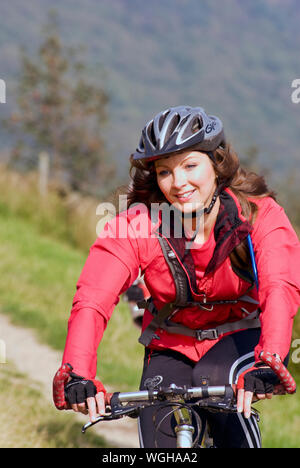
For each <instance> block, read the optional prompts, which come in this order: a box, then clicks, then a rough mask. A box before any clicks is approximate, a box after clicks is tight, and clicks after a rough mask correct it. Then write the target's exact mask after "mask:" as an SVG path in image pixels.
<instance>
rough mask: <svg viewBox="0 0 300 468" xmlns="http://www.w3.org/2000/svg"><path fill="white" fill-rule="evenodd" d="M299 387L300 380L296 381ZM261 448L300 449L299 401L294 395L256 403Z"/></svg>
mask: <svg viewBox="0 0 300 468" xmlns="http://www.w3.org/2000/svg"><path fill="white" fill-rule="evenodd" d="M297 386H298V388H299V387H300V379H299V378H298V379H297ZM255 408H256V409H258V410H259V411H260V418H261V422H260V429H261V433H262V443H263V448H300V401H299V396H298V395H297V393H296V394H295V395H284V396H276V397H273V398H272V399H271V400H265V401H261V402H259V403H257V404H256V405H255Z"/></svg>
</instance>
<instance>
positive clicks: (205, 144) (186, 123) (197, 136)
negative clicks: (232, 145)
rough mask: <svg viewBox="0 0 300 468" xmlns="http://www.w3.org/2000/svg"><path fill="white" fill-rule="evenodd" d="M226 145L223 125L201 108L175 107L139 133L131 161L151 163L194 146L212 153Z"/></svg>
mask: <svg viewBox="0 0 300 468" xmlns="http://www.w3.org/2000/svg"><path fill="white" fill-rule="evenodd" d="M224 142H225V137H224V131H223V124H222V122H221V120H220V119H219V118H218V117H215V116H212V115H207V114H206V112H205V110H204V109H203V108H202V107H189V106H178V107H172V108H170V109H166V110H165V111H163V112H160V113H159V114H157V115H156V116H155V117H154V118H153V119H152V120H150V122H148V123H147V124H146V125H145V127H144V128H143V130H142V136H141V140H140V143H139V146H138V148H137V149H136V152H135V153H134V154H133V159H136V160H137V159H144V160H148V161H151V160H154V159H158V158H160V157H162V156H165V155H167V154H169V153H174V152H176V151H182V150H185V149H188V148H191V147H193V148H194V149H195V150H199V151H204V152H211V151H214V150H215V149H216V148H218V147H219V146H221V145H223V144H224Z"/></svg>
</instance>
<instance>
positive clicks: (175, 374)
mask: <svg viewBox="0 0 300 468" xmlns="http://www.w3.org/2000/svg"><path fill="white" fill-rule="evenodd" d="M259 336H260V329H249V330H244V331H240V332H236V333H233V334H231V335H228V336H226V337H224V338H223V339H221V340H220V341H219V342H218V343H217V344H216V345H215V346H213V347H212V348H211V349H210V350H209V351H208V352H207V353H206V354H205V355H204V356H203V357H202V359H200V361H199V362H197V363H195V362H194V361H191V360H190V359H188V358H187V357H186V356H184V355H182V354H180V353H178V352H175V351H172V350H164V351H156V350H155V351H151V350H149V349H146V352H145V359H144V369H143V375H142V379H141V385H140V389H141V390H145V389H146V388H147V386H148V385H149V383H150V384H151V383H152V384H153V385H155V384H157V385H160V384H161V385H163V386H168V385H170V384H171V383H175V384H176V385H178V386H182V385H187V386H200V385H201V383H202V379H203V378H206V379H208V382H209V385H225V384H232V383H236V382H237V378H238V376H239V374H240V373H242V372H243V371H244V370H246V369H247V368H248V367H251V366H252V365H253V363H254V348H255V346H256V345H257V343H258V341H259ZM145 384H146V385H145ZM169 411H170V408H166V409H165V410H162V411H159V412H156V410H155V409H154V408H151V407H150V408H145V409H144V410H143V411H142V413H141V415H140V418H139V437H140V446H141V447H144V448H154V447H155V446H156V445H155V440H156V443H157V447H158V448H176V437H175V434H174V430H173V429H174V425H175V418H174V416H169V417H167V418H166V419H165V420H164V421H163V423H162V424H161V425H160V430H159V431H155V425H156V426H157V425H159V424H160V421H161V420H162V419H163V418H164V416H165V415H166V414H167V412H169ZM198 413H199V415H200V417H201V419H202V422H203V425H204V424H205V422H207V423H208V427H209V429H210V434H211V436H212V438H213V441H214V446H215V447H217V448H259V447H261V436H260V431H259V428H258V424H257V421H256V418H255V417H254V416H251V418H249V419H245V418H244V416H243V414H238V413H220V412H219V413H212V412H209V411H206V410H203V409H201V410H199V409H198Z"/></svg>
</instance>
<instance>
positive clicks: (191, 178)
mask: <svg viewBox="0 0 300 468" xmlns="http://www.w3.org/2000/svg"><path fill="white" fill-rule="evenodd" d="M155 170H156V177H157V183H158V186H159V188H160V190H161V191H162V193H163V194H164V196H165V198H166V199H167V200H168V202H169V203H171V204H172V205H173V206H175V207H176V208H177V209H179V210H181V211H182V212H184V213H190V212H192V211H195V210H197V209H201V208H203V207H204V206H206V204H207V202H208V201H210V199H211V197H212V195H213V193H214V191H215V189H216V186H217V184H216V174H215V171H214V167H213V165H212V162H211V160H210V158H209V156H208V155H207V154H205V153H201V152H200V151H190V150H188V151H185V152H183V153H180V154H174V155H171V156H167V157H165V158H162V159H159V160H156V161H155Z"/></svg>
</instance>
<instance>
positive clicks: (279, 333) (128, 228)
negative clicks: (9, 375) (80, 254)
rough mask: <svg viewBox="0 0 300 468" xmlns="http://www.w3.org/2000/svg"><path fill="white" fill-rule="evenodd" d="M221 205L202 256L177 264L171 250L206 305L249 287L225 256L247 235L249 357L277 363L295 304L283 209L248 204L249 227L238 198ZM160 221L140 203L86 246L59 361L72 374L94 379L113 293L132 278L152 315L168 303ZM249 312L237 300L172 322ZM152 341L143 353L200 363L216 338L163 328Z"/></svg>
mask: <svg viewBox="0 0 300 468" xmlns="http://www.w3.org/2000/svg"><path fill="white" fill-rule="evenodd" d="M220 199H221V204H220V210H219V215H218V218H217V221H216V225H215V227H214V230H213V234H212V235H211V236H210V239H209V241H208V243H206V244H205V245H204V246H203V249H204V250H202V248H201V249H195V250H191V252H190V254H189V255H188V256H187V257H186V258H185V259H184V260H183V257H182V258H180V248H179V247H178V246H179V243H178V242H179V241H178V240H176V239H175V240H173V243H172V244H171V246H172V248H173V250H174V252H175V253H176V255H177V256H178V258H179V260H180V261H181V262H182V266H183V267H184V268H185V269H186V271H187V272H188V273H189V275H188V276H189V283H190V288H191V291H192V295H193V299H194V300H195V301H197V300H198V301H199V300H202V299H203V297H204V296H205V297H206V299H207V301H213V300H222V299H229V300H230V299H237V298H239V297H241V296H242V295H243V294H245V293H246V292H247V291H248V289H249V283H248V282H247V281H245V280H243V279H241V278H240V277H239V276H237V275H236V274H235V273H234V272H233V270H232V267H231V262H230V259H229V256H228V255H229V253H230V252H231V251H232V250H233V249H234V248H235V247H236V246H237V245H238V244H239V243H240V242H241V241H243V240H244V239H245V237H246V236H247V235H248V233H249V232H250V233H251V238H252V242H253V246H254V251H255V259H256V263H257V271H258V277H259V291H258V292H257V290H256V289H253V290H252V291H251V292H250V293H249V292H248V293H247V294H248V295H251V296H252V297H253V298H254V299H258V300H259V304H260V308H261V315H260V321H261V337H260V341H259V344H258V345H257V346H256V348H255V359H256V360H258V356H259V353H260V352H261V351H262V350H264V351H267V352H271V353H277V354H279V356H280V357H281V358H282V359H284V358H285V357H286V355H287V354H288V352H289V348H290V343H291V334H292V325H293V318H294V316H295V314H296V312H297V309H298V307H299V304H300V274H299V264H300V243H299V240H298V237H297V235H296V233H295V231H294V230H293V228H292V226H291V224H290V222H289V220H288V218H287V216H286V214H285V212H284V210H283V208H282V207H280V206H279V205H278V204H277V203H276V202H275V201H274V200H273V199H272V198H269V197H265V198H261V199H252V201H253V202H254V203H256V204H257V206H258V215H257V217H256V220H255V223H254V224H253V227H252V226H250V224H249V223H248V222H247V220H246V219H245V218H244V217H243V216H242V214H241V207H240V204H239V202H238V199H237V198H236V197H235V195H234V194H233V193H232V191H231V190H230V189H225V191H224V192H223V194H222V196H221V197H220ZM160 221H161V220H156V221H154V220H153V219H152V220H151V217H150V214H149V212H148V210H147V208H146V207H145V205H143V204H139V205H137V206H135V207H133V208H130V209H129V210H126V211H124V212H122V213H120V214H119V215H117V216H116V217H115V218H114V219H112V220H111V221H109V222H108V223H107V224H106V225H105V228H104V230H103V231H102V233H101V234H100V236H99V238H98V239H97V240H96V242H95V243H94V245H93V246H92V247H91V249H90V253H89V256H88V258H87V260H86V263H85V265H84V268H83V270H82V272H81V275H80V277H79V280H78V283H77V291H76V294H75V296H74V300H73V307H72V311H71V316H70V318H69V322H68V335H67V339H66V346H65V352H64V356H63V363H67V362H68V363H71V364H72V366H73V371H74V372H75V373H77V374H79V375H82V376H84V377H86V378H91V379H93V378H95V375H96V372H97V348H98V345H99V343H100V340H101V338H102V335H103V332H104V330H105V328H106V325H107V322H108V320H109V318H110V316H111V314H112V312H113V310H114V308H115V306H116V305H117V303H118V302H119V297H120V295H121V294H122V293H123V292H125V291H126V290H127V289H128V288H129V286H130V285H131V284H132V283H133V282H134V280H135V279H136V278H137V276H138V274H139V272H141V273H142V274H143V275H144V280H145V284H146V286H147V288H148V290H149V292H150V294H151V296H152V298H153V300H154V304H155V306H156V307H157V308H158V309H160V308H161V307H162V306H163V305H164V304H166V303H169V302H173V301H174V298H175V285H174V281H173V278H172V275H171V273H170V270H169V267H168V265H167V263H166V261H165V259H164V256H163V253H162V250H161V247H160V245H159V241H158V239H157V235H158V234H159V232H160V230H161V226H162V225H161V222H160ZM176 242H177V244H176ZM207 246H210V247H209V248H210V251H209V258H207V261H206V263H205V262H204V264H203V259H205V248H207ZM208 250H209V249H208ZM206 254H207V252H206ZM256 307H257V306H255V305H249V303H245V304H243V303H241V302H238V303H237V304H226V305H215V306H214V308H213V310H210V311H205V310H201V309H199V308H198V307H188V308H185V309H184V310H180V311H179V312H178V313H177V314H176V315H175V316H174V317H173V318H172V320H174V321H176V322H178V323H182V324H183V325H185V326H188V327H190V328H193V329H209V328H213V327H215V326H217V325H220V324H223V323H227V322H233V321H236V320H239V319H241V318H243V317H245V314H246V313H247V312H251V311H253V310H254V308H256ZM151 320H152V315H151V314H150V312H149V311H147V310H146V311H145V314H144V321H143V329H145V327H146V326H147V325H148V324H149V323H150V321H151ZM120 327H122V323H120ZM157 335H158V337H159V338H160V339H153V340H152V342H151V345H150V347H152V348H159V349H162V348H169V349H173V350H176V351H178V352H180V353H183V354H185V355H186V356H188V357H189V358H190V359H192V360H194V361H198V360H199V359H201V357H202V356H203V355H204V354H205V353H206V352H207V351H208V350H209V349H210V348H211V347H212V346H214V345H215V344H216V342H218V341H219V340H220V339H222V338H220V337H219V338H218V339H216V340H204V341H197V340H196V339H195V338H193V337H188V336H183V335H175V334H172V335H171V334H169V333H167V332H166V331H163V330H160V331H158V332H157Z"/></svg>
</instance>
